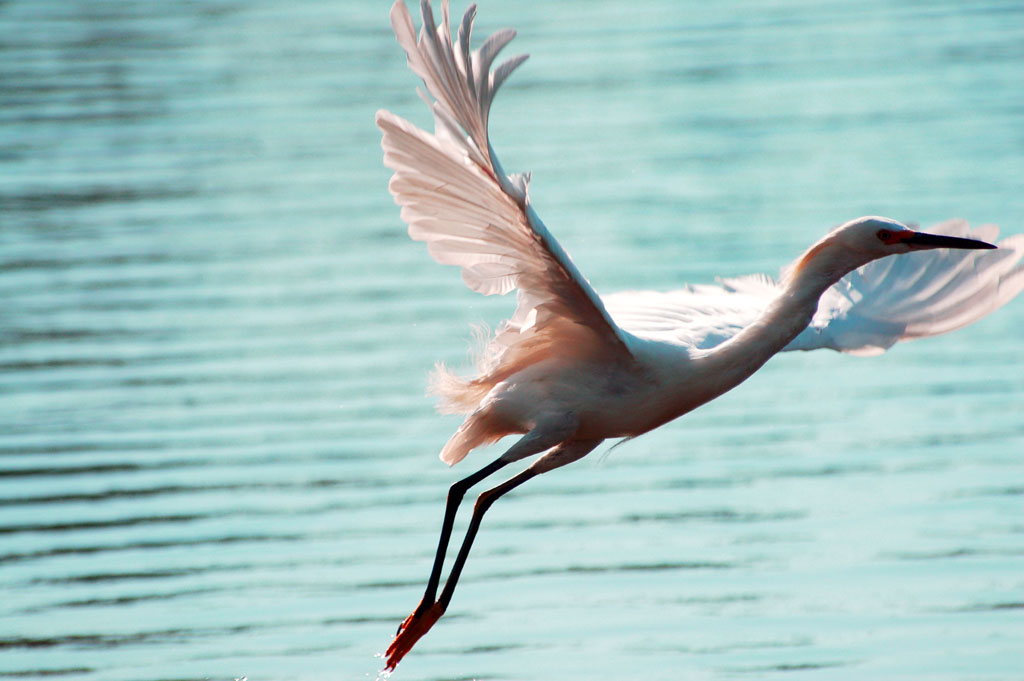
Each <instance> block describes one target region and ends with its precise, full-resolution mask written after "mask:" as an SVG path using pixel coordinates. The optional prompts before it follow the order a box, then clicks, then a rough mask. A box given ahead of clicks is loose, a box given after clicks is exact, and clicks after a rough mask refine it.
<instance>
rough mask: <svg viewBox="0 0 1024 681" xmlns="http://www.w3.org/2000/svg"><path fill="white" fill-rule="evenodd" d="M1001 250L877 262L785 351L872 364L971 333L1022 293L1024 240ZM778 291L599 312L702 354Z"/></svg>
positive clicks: (653, 298)
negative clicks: (896, 350)
mask: <svg viewBox="0 0 1024 681" xmlns="http://www.w3.org/2000/svg"><path fill="white" fill-rule="evenodd" d="M928 231H929V232H931V233H934V234H948V235H950V236H967V237H971V238H975V239H981V240H984V241H989V242H994V240H995V238H996V237H997V236H998V229H997V228H996V227H995V226H994V225H985V226H982V227H979V228H978V229H976V230H974V231H973V232H971V231H970V230H969V229H968V225H967V223H966V222H964V221H963V220H949V221H947V222H943V223H940V224H938V225H935V226H933V227H931V228H930V229H929V230H928ZM998 246H999V248H998V249H997V250H946V249H940V250H932V251H920V252H918V253H908V254H905V255H900V256H899V257H892V258H883V259H881V260H875V261H873V262H871V263H869V264H867V265H865V266H864V267H861V268H859V269H857V270H855V271H853V272H851V273H850V274H848V275H847V276H845V277H843V278H842V279H841V280H839V282H837V283H836V284H835V285H834V286H832V287H831V288H830V289H829V290H828V291H826V292H825V294H824V295H823V296H822V297H821V300H820V301H819V303H818V311H817V313H816V314H815V315H814V318H813V319H812V321H811V323H810V325H809V326H808V327H807V329H805V330H804V331H803V332H802V333H801V334H800V335H799V336H797V337H796V338H795V339H794V340H793V341H792V342H791V343H790V344H789V345H787V346H786V348H785V350H816V349H819V348H829V349H832V350H838V351H840V352H848V353H852V354H859V355H875V354H880V353H882V352H885V350H887V349H888V348H890V347H891V346H892V345H894V344H895V343H897V342H899V341H903V340H910V339H913V338H923V337H925V336H935V335H938V334H942V333H947V332H949V331H953V330H955V329H958V328H960V327H963V326H966V325H968V324H971V323H972V322H975V321H977V320H979V319H981V318H982V317H984V316H986V315H988V314H989V313H991V312H993V311H994V310H996V309H998V308H999V307H1001V306H1002V305H1004V304H1005V303H1006V302H1008V301H1009V300H1010V299H1012V298H1013V297H1014V296H1016V295H1017V294H1018V293H1020V292H1021V290H1024V265H1022V264H1021V259H1022V258H1024V235H1016V236H1012V237H1009V238H1007V239H1004V240H1003V241H1002V242H1000V243H999V244H998ZM781 291H782V288H781V286H780V285H779V284H778V282H776V281H775V280H774V279H772V278H770V277H766V276H762V275H753V276H749V277H743V278H739V279H730V280H726V281H723V282H721V283H720V284H719V285H717V286H692V287H688V288H686V289H683V290H679V291H671V292H668V293H655V292H646V291H644V292H626V293H617V294H613V295H610V296H607V297H606V298H605V304H606V305H607V308H608V311H609V313H610V314H611V315H612V318H613V319H615V320H616V322H617V323H618V324H619V325H620V327H621V328H622V329H623V330H625V331H628V332H629V333H632V334H634V335H636V336H639V337H641V338H651V339H653V340H662V341H666V342H671V343H676V344H678V345H682V346H684V347H687V348H691V349H693V350H707V349H710V348H713V347H715V346H717V345H718V344H720V343H722V342H723V341H725V340H728V339H729V338H731V337H732V336H734V335H735V334H736V333H738V332H739V330H740V329H742V328H744V327H745V326H747V325H749V324H750V323H752V322H753V321H754V320H755V319H757V317H758V315H759V314H760V313H761V312H762V311H763V310H764V309H765V307H767V305H768V303H770V302H771V300H772V299H773V298H774V297H775V296H777V295H779V294H780V293H781Z"/></svg>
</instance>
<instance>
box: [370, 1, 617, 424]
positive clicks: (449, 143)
mask: <svg viewBox="0 0 1024 681" xmlns="http://www.w3.org/2000/svg"><path fill="white" fill-rule="evenodd" d="M421 9H422V14H423V26H422V28H421V30H420V34H419V39H418V40H417V38H416V32H415V28H414V27H413V21H412V17H411V16H410V14H409V11H408V9H407V8H406V7H405V5H404V4H403V2H402V0H397V1H396V2H395V4H394V6H393V7H392V9H391V23H392V26H393V28H394V31H395V36H396V38H397V40H398V43H399V44H400V45H401V46H402V48H403V49H404V50H405V52H406V54H407V56H408V64H409V68H410V69H411V70H412V71H413V72H415V73H416V74H417V75H418V76H420V78H422V79H423V83H424V85H425V86H426V89H427V93H428V94H423V93H421V95H422V96H423V98H424V100H425V101H426V102H427V104H428V105H429V106H430V108H431V111H432V112H433V114H434V123H435V130H434V133H433V134H431V133H428V132H426V131H424V130H421V129H420V128H418V127H416V126H415V125H413V124H412V123H410V122H408V121H406V120H404V119H402V118H400V117H399V116H396V115H395V114H392V113H390V112H388V111H378V112H377V117H376V122H377V126H378V127H379V128H380V129H381V131H382V132H383V139H382V141H381V146H382V148H383V150H384V163H385V165H387V166H388V167H389V168H391V169H392V170H393V171H394V175H393V176H392V178H391V181H390V183H389V185H388V187H389V189H390V191H391V193H392V195H393V196H394V198H395V202H396V203H398V204H399V205H400V206H401V207H402V211H401V215H402V219H403V220H404V221H405V222H406V223H408V225H409V236H410V237H411V238H412V239H414V240H417V241H424V242H426V243H427V248H428V251H429V253H430V255H431V256H432V257H433V258H434V259H435V260H437V261H438V262H439V263H442V264H445V265H455V266H458V267H460V268H461V269H462V278H463V280H464V281H465V283H466V285H467V286H469V288H471V289H473V290H474V291H478V292H479V293H482V294H484V295H492V294H503V293H508V292H509V291H511V290H513V289H518V300H517V308H516V311H515V313H514V314H513V316H512V318H511V319H509V320H508V321H507V322H505V323H504V325H503V326H502V327H501V328H500V329H499V330H498V332H497V334H496V335H495V337H494V339H493V340H492V341H491V342H490V344H489V346H488V348H487V349H486V350H485V355H484V357H483V358H482V364H481V367H480V372H481V375H480V376H478V377H477V378H475V379H472V380H471V381H466V382H459V381H454V380H452V379H451V378H450V377H442V379H443V380H442V381H440V382H439V385H441V392H442V393H443V394H442V397H445V398H447V400H448V402H449V404H448V407H449V408H451V410H454V411H460V410H465V409H467V408H470V407H471V406H472V405H473V404H474V403H475V402H478V401H479V398H480V393H481V391H483V392H486V391H487V390H489V389H490V387H493V385H494V384H496V383H497V382H498V381H500V380H503V379H504V378H505V377H507V376H508V375H510V374H511V373H512V372H514V371H515V370H518V369H519V368H522V367H523V366H525V365H527V364H530V363H532V362H534V361H539V360H540V359H542V358H543V357H546V356H551V355H567V354H572V355H574V356H588V357H593V356H597V355H600V356H602V357H603V358H606V359H607V358H619V359H622V360H628V359H630V358H631V357H632V356H631V354H630V352H629V349H628V347H627V345H626V340H625V338H624V336H623V335H622V334H621V332H620V330H619V328H618V327H617V326H616V325H615V323H614V322H613V321H612V319H611V317H610V316H609V315H608V313H607V312H606V310H605V308H604V305H603V303H602V302H601V299H600V298H599V297H598V296H597V294H596V293H595V292H594V290H593V288H592V287H591V286H590V284H589V282H587V280H586V279H585V278H584V277H583V276H582V275H581V274H580V272H579V270H577V269H576V266H575V265H574V264H573V262H572V260H571V259H570V258H569V256H568V254H567V253H566V252H565V251H564V250H563V249H562V247H561V246H560V245H559V244H558V242H557V241H556V240H555V238H554V237H553V236H552V235H551V233H550V232H549V231H548V230H547V228H546V227H545V226H544V224H543V222H541V220H540V218H539V217H538V216H537V214H536V213H535V212H534V210H533V208H532V206H531V205H530V201H529V194H528V187H529V175H526V174H520V175H513V176H506V174H505V172H504V171H503V170H502V168H501V165H500V163H499V162H498V159H497V157H496V156H495V154H494V150H493V149H492V148H491V146H490V142H489V140H488V135H487V120H488V115H489V112H490V105H491V102H492V101H493V98H494V93H495V91H496V90H497V89H498V87H499V86H500V85H501V84H502V83H503V82H504V81H505V79H506V78H508V76H509V75H510V74H511V73H512V71H513V70H515V68H516V67H518V66H519V65H520V64H521V63H522V62H523V61H524V60H525V59H526V56H525V55H522V56H518V57H513V58H512V59H509V60H508V61H506V62H504V63H503V64H501V65H500V66H499V67H498V68H497V69H496V70H494V71H493V72H492V71H491V64H492V63H493V61H494V59H495V57H496V56H497V55H498V53H499V52H500V51H501V49H502V48H503V47H505V46H506V45H507V44H508V43H509V41H511V40H512V38H513V37H515V31H512V30H510V29H505V30H502V31H498V32H497V33H495V34H494V35H492V36H491V37H490V38H488V39H487V40H486V41H485V42H484V44H483V46H482V47H481V48H480V49H478V50H476V51H470V49H469V39H470V35H471V33H472V24H473V18H474V16H475V11H476V10H475V7H470V8H469V9H468V10H467V11H466V14H465V15H464V16H463V18H462V22H461V24H460V26H459V30H458V41H457V42H454V43H453V41H452V34H451V28H450V17H449V9H448V2H447V0H444V2H443V3H442V24H441V25H440V27H437V26H435V25H434V16H433V11H432V9H431V6H430V3H429V1H427V0H423V2H422V4H421Z"/></svg>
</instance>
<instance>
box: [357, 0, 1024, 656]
mask: <svg viewBox="0 0 1024 681" xmlns="http://www.w3.org/2000/svg"><path fill="white" fill-rule="evenodd" d="M475 13H476V12H475V6H471V7H470V8H469V9H468V10H467V12H466V14H465V16H464V17H463V19H462V23H461V26H460V27H459V30H458V37H457V40H455V41H453V40H452V34H451V27H450V26H451V22H450V18H449V10H448V2H447V0H445V1H444V3H443V7H442V15H443V20H442V23H441V24H440V26H435V24H434V17H433V11H432V9H431V7H430V3H429V0H423V2H422V14H423V26H422V29H421V32H420V35H419V39H418V40H417V37H416V31H415V28H414V26H413V21H412V18H411V16H410V15H409V11H408V10H407V9H406V7H405V5H404V4H403V2H402V0H397V1H396V2H395V4H394V6H393V7H392V9H391V23H392V26H393V27H394V31H395V35H396V36H397V38H398V42H399V44H400V45H401V46H402V47H403V48H404V49H405V52H406V54H407V55H408V63H409V67H410V68H411V69H412V70H413V71H414V72H415V73H416V75H418V76H420V77H421V78H422V79H423V82H424V84H425V85H426V88H427V91H428V93H429V95H428V94H425V93H422V92H421V95H422V96H423V98H424V100H425V101H426V102H427V104H428V105H429V106H430V108H431V110H432V111H433V114H434V120H435V126H436V130H435V132H434V133H433V134H431V133H428V132H426V131H424V130H421V129H419V128H417V127H416V126H414V125H413V124H411V123H409V122H408V121H406V120H404V119H402V118H400V117H398V116H396V115H394V114H392V113H390V112H388V111H379V112H378V113H377V117H376V120H377V125H378V126H379V127H380V129H381V130H382V131H383V133H384V135H383V141H382V147H383V149H384V163H385V164H386V165H387V166H388V167H390V168H391V169H393V170H394V171H395V172H394V176H393V177H392V178H391V182H390V184H389V189H390V190H391V193H392V194H393V195H394V197H395V201H396V203H398V204H399V205H400V206H401V207H402V218H403V219H404V220H405V221H406V222H407V223H408V224H409V235H410V236H411V237H412V238H413V239H415V240H418V241H425V242H427V246H428V249H429V251H430V254H431V255H432V256H433V257H434V259H436V260H437V261H438V262H440V263H443V264H446V265H457V266H459V267H461V268H462V277H463V279H464V280H465V282H466V284H467V285H468V286H469V287H470V288H471V289H473V290H475V291H479V292H480V293H483V294H485V295H490V294H495V293H507V292H509V291H511V290H513V289H516V290H517V291H518V298H517V307H516V310H515V314H514V315H513V316H512V318H511V319H509V320H508V321H506V322H504V324H503V325H502V326H501V327H500V328H499V330H498V331H497V333H496V334H495V335H494V336H493V338H491V339H490V341H489V343H488V344H487V346H486V348H485V349H484V351H483V353H482V357H481V358H480V361H479V367H478V374H477V375H476V376H475V377H472V378H467V379H463V378H459V377H456V376H455V375H454V374H452V373H451V372H449V371H448V370H447V369H445V368H443V367H440V368H439V369H438V371H437V373H436V375H435V380H434V384H433V387H434V389H435V391H436V392H437V394H439V395H440V397H441V408H442V410H444V411H447V412H456V413H468V416H467V417H466V420H465V422H464V423H463V424H462V425H461V427H459V429H458V430H457V432H456V433H455V434H454V435H453V436H452V438H451V439H450V440H449V441H448V443H447V444H446V445H445V446H444V448H443V449H442V451H441V459H442V460H443V461H444V462H446V463H448V464H455V463H456V462H458V461H460V460H462V458H463V457H464V456H466V454H467V453H468V452H469V451H470V450H472V449H474V448H476V447H479V446H481V445H484V444H488V443H491V442H494V441H496V440H498V439H500V438H502V437H504V436H506V435H510V434H515V433H518V434H522V437H521V438H520V439H519V440H518V441H517V442H516V443H515V444H514V445H512V447H510V448H509V449H508V450H507V451H506V452H505V453H504V454H502V455H501V456H500V457H498V458H497V459H496V460H494V461H492V462H491V463H490V464H488V465H486V466H484V467H483V468H482V469H480V470H479V471H477V472H476V473H473V474H472V475H470V476H468V477H466V478H464V479H462V480H460V481H458V482H456V483H455V484H454V485H452V486H451V489H450V491H449V493H448V501H447V506H446V509H445V514H444V520H443V523H442V527H441V537H440V541H439V544H438V547H437V553H436V555H435V558H434V563H433V568H432V570H431V573H430V577H429V579H428V581H427V588H426V592H425V594H424V596H423V600H422V601H421V602H420V604H419V606H418V607H417V608H416V609H415V611H414V612H413V613H412V614H411V615H409V617H408V618H407V619H406V620H405V621H404V622H403V623H402V625H401V626H400V627H399V631H398V633H397V635H396V637H395V639H394V641H393V642H392V644H391V646H390V648H389V649H388V651H387V661H386V664H387V668H388V669H389V670H390V669H394V668H395V666H396V665H397V664H398V663H399V661H400V660H401V659H402V657H403V656H404V655H405V654H406V653H407V652H408V651H409V650H410V649H411V648H412V646H413V645H414V644H415V643H416V641H417V640H418V639H419V638H420V637H421V636H422V635H423V634H425V633H426V632H427V630H429V629H430V627H431V626H432V625H433V624H434V622H436V621H437V619H438V618H439V617H440V616H441V615H442V614H443V613H444V611H445V609H446V608H447V607H448V604H449V602H450V601H451V598H452V593H453V591H454V589H455V585H456V583H457V581H458V579H459V575H460V574H461V572H462V568H463V566H464V565H465V562H466V557H467V555H468V553H469V549H470V546H471V545H472V542H473V538H474V537H475V535H476V533H477V530H478V529H479V527H480V521H481V518H482V517H483V515H484V513H485V512H486V511H487V509H488V508H489V507H490V506H491V504H493V503H494V501H495V500H497V499H498V498H499V497H500V496H501V495H503V494H505V493H506V492H508V491H509V490H512V489H513V488H515V487H517V486H519V485H521V484H522V483H524V482H526V481H527V480H529V479H530V478H532V477H534V476H536V475H539V474H541V473H544V472H547V471H550V470H552V469H554V468H558V467H559V466H564V465H566V464H568V463H571V462H573V461H576V460H578V459H580V458H581V457H583V456H585V455H586V454H587V453H588V452H590V451H591V450H593V449H594V448H595V447H597V446H598V445H599V444H600V443H601V442H602V441H603V440H605V439H608V438H623V437H633V436H636V435H639V434H641V433H644V432H647V431H649V430H651V429H652V428H656V427H658V426H660V425H662V424H664V423H666V422H667V421H671V420H672V419H674V418H676V417H678V416H681V415H683V414H685V413H687V412H688V411H690V410H692V409H695V408H696V407H699V406H700V405H702V404H704V403H705V402H708V401H709V400H712V399H714V398H716V397H718V396H719V395H721V394H723V393H725V392H726V391H728V390H731V389H732V388H734V387H736V386H737V385H739V384H740V383H742V382H743V381H744V380H745V379H746V378H747V377H749V376H750V375H751V374H753V373H754V372H755V371H757V370H758V368H760V367H761V366H762V365H763V364H764V363H765V362H766V361H767V360H768V359H769V358H771V357H772V355H774V354H775V353H777V352H781V351H785V350H812V349H816V348H831V349H834V350H839V351H841V352H851V353H861V354H873V353H879V352H883V351H884V350H885V349H886V348H888V347H889V346H891V345H893V344H894V343H896V342H897V341H901V340H906V339H911V338H920V337H923V336H931V335H935V334H939V333H945V332H947V331H951V330H953V329H956V328H959V327H962V326H964V325H966V324H970V323H971V322H974V321H976V320H978V319H980V318H982V317H984V316H985V315H987V314H988V313H990V312H992V311H993V310H995V309H997V308H998V307H1000V306H1001V305H1003V304H1004V303H1006V302H1007V301H1008V300H1010V299H1011V298H1013V297H1014V296H1015V295H1016V294H1017V293H1019V292H1020V290H1021V289H1022V288H1024V268H1022V266H1021V265H1020V264H1019V262H1020V260H1021V257H1022V256H1024V235H1018V236H1015V237H1011V238H1009V239H1006V240H1004V241H1002V242H1001V243H1000V244H999V250H989V249H995V248H996V246H993V245H991V244H989V243H986V241H990V240H993V239H995V237H996V236H997V229H996V228H995V227H992V226H986V227H982V228H980V229H978V230H976V231H974V232H973V233H972V232H970V231H968V227H967V224H966V223H964V222H962V221H949V222H945V223H942V224H940V225H937V226H936V227H935V228H934V230H933V231H934V232H936V233H935V234H925V233H921V232H917V231H914V230H912V229H910V228H908V227H907V226H906V225H903V224H901V223H899V222H896V221H895V220H890V219H886V218H880V217H863V218H859V219H856V220H852V221H850V222H847V223H846V224H844V225H842V226H840V227H838V228H836V229H834V230H832V231H831V232H829V233H828V234H826V235H825V236H824V237H823V238H822V239H821V240H819V241H818V242H817V243H815V244H814V245H813V246H811V247H810V248H809V249H808V250H807V251H806V252H805V253H804V254H803V255H801V256H800V257H799V258H797V259H796V261H795V262H794V263H793V264H792V265H790V266H789V267H788V268H786V269H784V270H783V275H782V277H781V278H780V279H779V280H775V279H772V278H769V277H767V276H751V277H746V278H741V279H735V280H730V281H725V282H722V283H721V284H720V285H717V286H698V287H690V288H686V289H684V290H680V291H674V292H669V293H654V292H626V293H619V294H615V295H611V296H608V297H606V298H604V299H602V298H601V297H599V296H598V295H597V293H596V292H595V291H594V290H593V288H591V286H590V284H589V283H588V281H587V280H586V279H585V278H584V277H583V276H582V275H581V274H580V272H579V271H578V270H577V269H576V266H575V265H574V264H573V262H572V260H570V259H569V256H568V255H567V254H566V252H565V251H564V250H563V249H562V247H561V246H560V245H559V244H558V242H557V241H556V240H555V238H554V237H553V236H552V235H551V233H550V232H549V231H548V229H547V228H546V227H545V226H544V224H543V223H542V222H541V221H540V219H539V218H538V217H537V215H536V213H535V212H534V211H533V208H532V206H531V204H530V200H529V196H528V193H527V190H528V182H529V176H528V175H506V173H505V171H504V170H502V168H501V165H500V164H499V163H498V159H497V158H496V156H495V154H494V150H493V149H492V147H491V144H490V141H489V139H488V132H487V118H488V112H489V110H490V106H491V102H492V100H493V98H494V94H495V91H496V90H497V89H498V87H499V86H500V85H501V84H502V82H503V81H504V80H505V79H506V78H507V77H508V75H509V74H510V73H511V72H512V70H513V69H515V68H516V67H517V66H518V65H519V64H521V63H522V62H523V60H524V59H525V58H526V57H525V55H524V56H518V57H514V58H512V59H510V60H508V61H507V62H505V63H504V64H502V65H501V66H499V67H498V68H497V69H495V70H494V71H493V72H492V71H491V68H490V67H491V63H492V61H493V60H494V58H495V56H496V54H497V53H498V51H499V50H501V49H502V48H503V47H504V46H505V45H506V44H507V43H508V42H509V41H510V40H511V39H512V38H513V37H514V35H515V32H514V31H512V30H508V29H506V30H503V31H499V32H497V33H495V34H494V35H492V36H491V37H490V38H489V39H488V40H487V41H486V42H485V43H484V44H483V46H482V47H481V48H480V49H479V50H476V51H470V48H469V42H470V29H471V27H472V23H473V19H474V17H475ZM980 239H984V240H985V241H982V240H980ZM929 249H957V250H955V251H949V250H941V251H934V250H930V252H927V253H918V254H914V255H902V254H908V253H912V252H914V251H926V250H929ZM889 255H902V257H900V258H892V259H889V260H886V261H880V260H879V259H880V258H884V257H885V256H889ZM536 454H541V455H542V456H540V458H539V459H537V460H536V461H535V462H534V463H533V464H532V465H530V466H529V467H528V468H526V469H525V470H523V471H522V472H520V473H519V474H517V475H515V476H513V477H511V478H510V479H508V480H507V481H505V482H503V483H501V484H499V485H497V486H496V487H493V488H491V489H489V490H487V491H485V492H483V493H482V494H480V496H479V497H478V499H477V501H476V505H475V507H474V509H473V515H472V519H471V521H470V524H469V527H468V529H467V532H466V537H465V539H464V540H463V543H462V547H461V549H460V550H459V553H458V556H457V558H456V560H455V562H454V564H453V566H452V569H451V573H450V574H449V576H448V579H447V581H446V583H445V586H444V589H443V591H442V592H441V594H440V597H438V596H437V589H438V587H439V585H440V579H441V572H442V567H443V564H444V557H445V554H446V552H447V548H448V542H449V539H450V537H451V532H452V526H453V523H454V519H455V513H456V510H457V508H458V506H459V504H460V502H461V501H462V499H463V497H464V495H465V494H466V492H467V491H468V490H469V488H470V487H472V486H473V485H474V484H476V483H478V482H480V481H481V480H483V479H484V478H486V477H488V476H489V475H490V474H492V473H494V472H495V471H497V470H498V469H500V468H502V467H504V466H506V465H508V464H510V463H512V462H514V461H519V460H521V459H524V458H526V457H529V456H532V455H536Z"/></svg>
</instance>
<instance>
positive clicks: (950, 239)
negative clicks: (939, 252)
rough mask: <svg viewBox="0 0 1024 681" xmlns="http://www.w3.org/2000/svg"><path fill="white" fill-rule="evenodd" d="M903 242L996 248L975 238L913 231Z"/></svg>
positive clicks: (922, 245)
mask: <svg viewBox="0 0 1024 681" xmlns="http://www.w3.org/2000/svg"><path fill="white" fill-rule="evenodd" d="M903 243H905V244H907V245H908V246H912V247H914V248H916V249H917V248H919V249H922V250H923V249H926V248H974V249H979V248H996V247H995V246H993V245H992V244H990V243H987V242H985V241H978V240H977V239H964V238H962V237H959V236H942V235H940V234H925V233H924V232H914V234H913V236H909V237H907V238H906V239H903Z"/></svg>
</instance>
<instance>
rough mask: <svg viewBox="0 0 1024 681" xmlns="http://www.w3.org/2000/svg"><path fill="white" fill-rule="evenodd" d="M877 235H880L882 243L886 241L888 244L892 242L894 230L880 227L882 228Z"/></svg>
mask: <svg viewBox="0 0 1024 681" xmlns="http://www.w3.org/2000/svg"><path fill="white" fill-rule="evenodd" d="M877 236H878V239H879V240H880V241H881V242H882V243H886V244H889V243H892V232H890V231H889V230H887V229H880V230H878V234H877Z"/></svg>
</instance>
